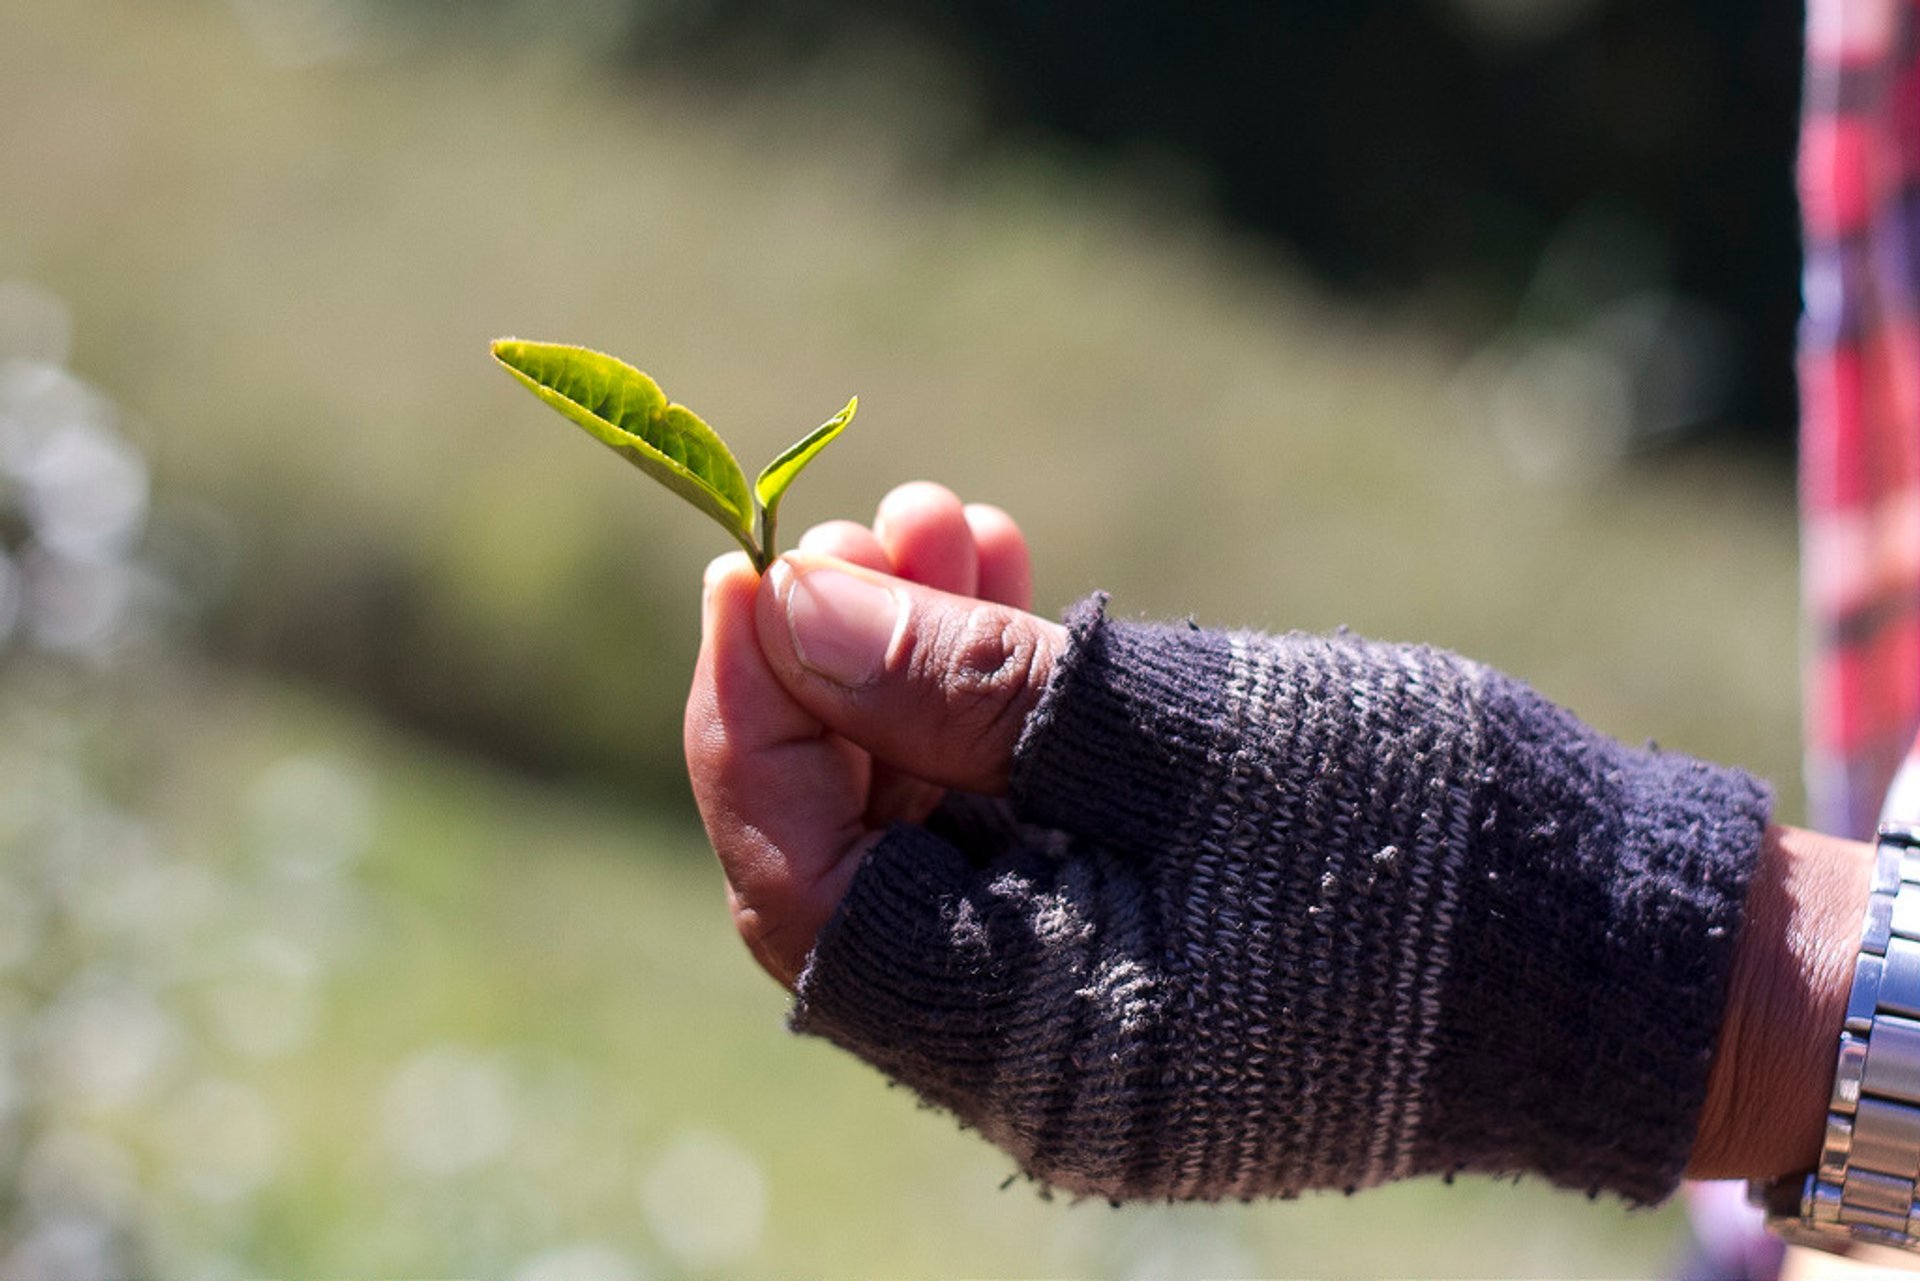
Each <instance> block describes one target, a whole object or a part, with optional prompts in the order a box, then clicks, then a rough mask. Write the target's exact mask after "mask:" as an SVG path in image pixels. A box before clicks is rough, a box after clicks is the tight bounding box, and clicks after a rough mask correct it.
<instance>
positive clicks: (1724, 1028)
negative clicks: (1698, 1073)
mask: <svg viewBox="0 0 1920 1281" xmlns="http://www.w3.org/2000/svg"><path fill="white" fill-rule="evenodd" d="M1872 871H1873V846H1872V845H1870V844H1867V843H1865V842H1860V841H1847V840H1841V839H1839V838H1836V837H1831V836H1822V835H1820V834H1818V833H1814V832H1808V831H1803V830H1800V829H1797V828H1790V827H1779V826H1774V827H1770V828H1768V829H1767V835H1766V839H1765V840H1764V842H1763V843H1762V845H1761V852H1760V858H1759V862H1758V864H1757V865H1756V867H1755V869H1754V875H1753V880H1752V883H1751V887H1750V888H1749V890H1748V896H1747V908H1746V915H1745V919H1744V923H1743V924H1742V926H1741V932H1740V939H1739V944H1738V946H1737V948H1736V950H1735V953H1734V963H1733V972H1732V975H1731V977H1730V979H1729V985H1728V992H1727V1006H1726V1015H1725V1018H1724V1021H1723V1022H1722V1024H1721V1031H1720V1039H1719V1043H1718V1045H1717V1047H1716V1049H1715V1052H1714V1059H1713V1066H1712V1069H1711V1071H1710V1073H1709V1075H1708V1079H1707V1099H1706V1103H1705V1105H1704V1107H1703V1108H1702V1109H1701V1114H1700V1126H1699V1130H1698V1132H1697V1135H1696V1138H1695V1142H1694V1148H1693V1152H1692V1155H1691V1157H1690V1158H1689V1160H1688V1163H1687V1175H1688V1177H1690V1178H1696V1179H1729V1178H1772V1177H1776V1176H1779V1175H1784V1174H1791V1173H1795V1172H1797V1171H1801V1170H1807V1169H1811V1168H1812V1167H1813V1166H1814V1164H1815V1163H1816V1162H1817V1161H1818V1160H1819V1158H1820V1147H1821V1140H1822V1136H1823V1135H1824V1132H1825V1128H1826V1115H1827V1100H1828V1096H1829V1094H1830V1093H1831V1090H1832V1087H1833V1065H1834V1054H1835V1047H1836V1046H1837V1045H1838V1043H1839V1037H1840V1028H1841V1025H1842V1024H1843V1023H1844V1022H1845V1020H1846V1009H1847V990H1848V986H1849V984H1850V983H1851V981H1852V978H1853V960H1854V957H1855V955H1856V954H1857V953H1858V952H1859V950H1860V934H1861V922H1862V920H1863V919H1864V915H1865V910H1866V902H1867V892H1868V885H1869V881H1870V879H1871V875H1872Z"/></svg>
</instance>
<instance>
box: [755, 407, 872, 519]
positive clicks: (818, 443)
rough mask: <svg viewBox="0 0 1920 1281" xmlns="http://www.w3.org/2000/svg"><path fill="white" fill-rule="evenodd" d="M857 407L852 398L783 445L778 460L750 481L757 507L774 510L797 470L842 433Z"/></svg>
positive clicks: (797, 472)
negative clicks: (833, 413) (789, 442)
mask: <svg viewBox="0 0 1920 1281" xmlns="http://www.w3.org/2000/svg"><path fill="white" fill-rule="evenodd" d="M859 408H860V398H859V397H858V396H855V397H853V398H852V399H851V400H849V401H848V402H847V405H846V408H844V409H842V410H841V411H840V412H839V413H837V414H835V415H834V416H833V417H831V418H829V419H827V421H825V422H823V423H821V424H820V425H819V426H818V427H815V428H814V429H813V430H812V431H810V432H808V433H807V434H806V435H805V436H802V437H801V438H800V439H799V440H797V441H795V442H794V443H793V444H791V445H789V446H787V447H786V449H784V450H783V451H781V454H780V456H779V457H778V458H776V459H774V460H773V461H772V462H770V463H768V464H767V465H766V466H765V467H763V468H761V469H760V477H759V479H758V480H755V481H754V482H753V496H754V497H755V498H756V499H758V500H759V503H760V505H761V506H762V507H764V508H766V509H767V510H768V511H772V510H773V509H774V508H776V507H778V506H779V505H780V497H781V495H783V494H785V493H786V492H787V486H788V485H791V484H792V483H793V478H794V477H795V476H798V475H799V474H800V469H801V468H802V467H805V466H806V465H807V464H808V463H810V462H812V461H813V458H814V455H816V454H818V453H819V452H820V451H821V450H823V449H825V448H826V447H827V446H828V444H830V443H831V442H832V440H833V438H834V437H835V436H838V435H839V434H840V433H841V432H843V431H845V430H846V427H847V424H848V423H850V422H852V421H853V415H854V412H855V411H856V410H858V409H859Z"/></svg>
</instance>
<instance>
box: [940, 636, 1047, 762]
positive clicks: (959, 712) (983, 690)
mask: <svg viewBox="0 0 1920 1281" xmlns="http://www.w3.org/2000/svg"><path fill="white" fill-rule="evenodd" d="M940 648H941V649H942V650H943V651H944V654H943V658H944V662H943V664H942V670H941V672H940V673H939V676H940V682H941V688H942V690H943V692H944V694H945V696H946V702H947V715H948V718H949V721H950V723H952V724H953V726H954V728H955V729H957V730H960V731H963V732H969V733H973V734H977V735H981V736H985V737H989V738H994V739H999V738H1005V739H1006V740H1008V741H1009V742H1011V741H1012V740H1013V739H1014V738H1015V737H1017V735H1018V734H1019V731H1020V727H1021V726H1022V725H1023V724H1024V723H1025V721H1026V717H1027V712H1028V711H1029V710H1031V708H1032V706H1033V703H1034V702H1035V700H1036V699H1037V698H1038V695H1039V691H1038V689H1037V688H1036V687H1035V682H1036V676H1037V668H1038V665H1039V660H1040V653H1039V646H1038V644H1037V643H1036V642H1035V640H1034V638H1033V636H1032V635H1031V634H1030V633H1029V631H1028V629H1027V628H1026V627H1023V626H1022V625H1021V622H1020V619H1019V618H1018V617H1017V616H1014V615H1012V614H1009V613H1007V612H1005V611H1002V610H994V609H978V610H972V611H969V612H967V613H965V614H963V615H961V616H960V617H959V618H958V619H956V620H955V622H954V624H953V627H952V632H951V634H950V635H949V636H948V637H947V638H946V644H944V645H943V646H941V647H940Z"/></svg>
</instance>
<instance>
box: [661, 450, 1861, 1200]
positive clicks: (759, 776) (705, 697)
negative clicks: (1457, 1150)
mask: <svg viewBox="0 0 1920 1281" xmlns="http://www.w3.org/2000/svg"><path fill="white" fill-rule="evenodd" d="M813 574H827V575H831V574H847V575H851V576H853V577H854V578H856V579H858V580H860V581H861V582H864V583H866V584H868V585H869V586H871V587H874V588H876V589H879V590H880V591H881V592H883V593H886V594H889V595H890V597H891V599H892V602H893V607H897V608H898V609H900V610H902V611H904V615H903V617H902V618H901V619H900V620H899V622H898V623H897V625H896V626H895V627H894V628H893V630H892V632H891V633H890V634H889V635H888V636H887V637H886V638H885V643H884V645H883V646H879V647H876V648H875V650H874V658H873V662H872V664H871V667H870V669H863V670H862V671H861V672H860V674H859V675H858V676H857V677H856V678H855V679H853V680H851V681H849V680H846V679H835V678H833V676H832V675H830V674H829V673H828V672H827V671H826V670H825V669H826V668H828V667H832V666H834V665H833V664H828V663H824V662H823V661H821V659H820V657H819V656H820V655H821V654H822V653H823V652H824V651H822V650H820V649H819V648H818V646H816V648H815V651H814V653H815V660H814V661H813V662H812V663H811V664H810V663H809V661H808V658H807V656H806V655H805V653H803V651H802V650H801V649H800V647H799V646H798V645H797V644H796V641H795V629H794V625H793V623H794V619H795V618H797V617H799V616H800V612H799V610H798V609H797V608H796V600H797V597H796V592H797V591H798V592H805V591H806V590H808V589H807V588H806V587H805V586H804V585H805V584H807V583H808V581H809V575H813ZM824 581H827V580H825V579H814V580H812V582H813V583H816V584H817V583H820V582H824ZM1031 597H1032V562H1031V559H1030V557H1029V554H1028V550H1027V545H1026V540H1025V538H1024V537H1023V535H1022V534H1021V532H1020V529H1019V526H1018V525H1017V524H1015V522H1014V521H1013V519H1012V518H1011V517H1010V516H1008V515H1007V514H1006V513H1005V512H1003V511H1001V510H1000V509H998V508H995V507H990V506H986V505H983V504H963V503H962V502H961V501H960V499H959V498H958V497H956V496H955V495H954V494H953V493H952V491H950V490H948V489H946V488H944V487H942V486H939V485H935V484H930V483H926V482H916V483H913V484H908V485H903V486H901V487H900V488H898V489H895V490H894V491H893V492H892V493H890V494H888V495H887V497H886V498H885V499H884V500H883V501H882V502H881V504H880V507H879V510H878V512H877V513H876V515H875V518H874V521H873V524H872V525H871V526H866V525H860V524H857V523H854V522H851V521H834V522H830V523H828V524H824V525H820V526H817V527H815V528H814V529H812V530H809V531H808V532H807V534H806V535H805V536H804V537H803V538H802V539H801V540H800V544H799V548H798V550H797V551H795V552H793V553H790V554H788V555H787V556H784V557H782V558H781V560H780V561H779V562H776V564H775V566H774V568H773V569H772V570H770V571H769V572H768V573H767V574H766V575H765V576H764V577H763V576H760V575H756V574H755V573H754V572H753V569H752V567H751V565H749V564H748V561H747V558H746V556H745V555H744V554H743V553H737V552H736V553H733V554H731V555H728V556H723V557H721V558H720V559H718V560H716V561H714V562H713V564H712V565H711V566H709V567H708V570H707V576H706V586H705V596H704V601H703V606H702V620H703V628H702V642H701V648H700V656H699V660H698V662H697V663H696V666H695V671H694V678H693V688H692V691H691V693H690V694H689V696H688V701H687V716H686V751H687V762H688V767H689V771H690V774H691V778H692V781H693V790H694V796H695V799H696V801H697V802H698V804H699V807H700V813H701V816H702V819H703V820H704V821H705V823H706V827H707V832H708V835H709V836H710V837H711V839H712V841H713V846H714V850H715V852H716V853H717V854H718V856H719V859H720V866H721V869H722V870H723V872H724V873H725V875H726V881H727V893H728V900H729V903H730V905H731V908H732V912H733V919H734V924H735V926H736V927H737V928H738V930H739V933H740V937H741V939H742V940H743V941H744V942H745V943H746V945H747V948H748V949H749V950H750V951H751V952H752V954H753V956H754V957H755V959H756V960H758V961H759V963H760V964H761V966H762V967H763V968H765V969H766V971H767V972H768V973H769V974H771V975H772V976H773V977H774V978H775V979H776V980H778V981H779V982H780V983H782V984H784V985H786V986H788V987H791V986H792V985H793V982H794V980H795V978H796V977H797V976H798V974H799V973H800V970H801V968H802V966H803V965H804V964H805V961H806V957H807V954H808V952H809V951H810V950H811V948H812V946H813V941H814V938H815V937H816V936H817V935H818V934H819V932H820V929H821V928H822V927H823V926H824V925H825V924H826V922H827V920H828V918H829V917H830V916H831V915H832V913H833V910H834V908H835V906H836V905H837V904H838V903H839V901H840V899H841V897H842V896H843V895H844V894H845V892H846V889H847V886H848V884H849V882H850V881H851V880H852V877H853V873H854V869H855V868H856V867H858V865H859V862H860V859H861V856H862V855H864V854H865V853H866V851H867V849H868V848H869V847H870V846H871V845H872V844H873V843H874V842H875V841H876V840H877V839H879V836H880V833H881V832H882V831H884V830H885V828H886V827H887V826H888V824H890V823H892V822H895V821H901V820H904V821H909V822H911V821H917V820H919V819H921V818H924V817H925V816H926V815H927V814H928V813H929V812H930V811H931V810H932V808H933V806H934V805H935V804H936V803H937V802H938V800H939V798H940V796H941V795H942V792H943V789H945V788H948V787H961V788H965V789H967V790H969V791H976V792H985V793H996V792H1003V791H1004V790H1005V788H1006V783H1007V773H1008V768H1009V765H1010V762H1011V760H1012V755H1013V748H1014V744H1015V742H1016V741H1017V739H1018V736H1019V732H1020V728H1021V726H1022V725H1023V723H1024V722H1025V719H1026V716H1027V713H1028V712H1029V711H1031V710H1032V708H1033V706H1034V704H1035V703H1036V702H1037V701H1038V700H1039V697H1040V692H1041V690H1042V689H1043V688H1044V686H1045V683H1046V678H1047V675H1048V673H1049V672H1050V671H1051V670H1052V666H1053V663H1054V661H1055V660H1056V659H1057V657H1058V656H1059V655H1060V654H1061V653H1062V652H1063V651H1064V650H1065V648H1066V643H1067V636H1066V630H1065V629H1064V628H1062V627H1060V626H1059V625H1058V624H1055V623H1052V622H1049V621H1047V620H1045V619H1042V618H1039V617H1037V616H1036V615H1034V614H1032V613H1030V612H1028V607H1029V605H1030V604H1031ZM842 675H843V676H844V672H842ZM1872 858H1873V852H1872V848H1871V847H1870V846H1867V845H1863V844H1861V843H1859V842H1853V841H1842V840H1837V839H1835V838H1832V837H1825V836H1820V835H1818V834H1816V833H1812V832H1805V831H1800V830H1797V829H1794V828H1787V827H1774V828H1771V829H1769V830H1768V833H1767V837H1766V840H1765V843H1764V847H1763V849H1762V850H1761V852H1760V857H1759V860H1758V864H1757V866H1756V868H1755V873H1754V879H1753V882H1752V888H1751V890H1750V892H1749V900H1748V909H1747V916H1746V922H1745V924H1744V925H1743V927H1742V930H1741V936H1740V940H1739V944H1738V948H1737V951H1736V955H1735V961H1734V968H1733V972H1732V975H1731V977H1730V988H1729V994H1728V1004H1727V1013H1726V1016H1725V1021H1724V1023H1723V1025H1722V1028H1721V1032H1720V1038H1719V1043H1718V1049H1717V1051H1716V1053H1715V1057H1714V1062H1713V1066H1712V1069H1711V1073H1710V1077H1709V1082H1708V1093H1707V1100H1706V1105H1705V1107H1704V1108H1703V1109H1702V1113H1701V1121H1700V1129H1699V1133H1698V1136H1697V1139H1696V1142H1695V1146H1694V1151H1693V1155H1692V1159H1691V1162H1690V1164H1689V1166H1688V1170H1687V1172H1688V1174H1689V1175H1690V1176H1692V1177H1695V1178H1747V1177H1764V1176H1773V1175H1781V1174H1788V1173H1792V1172H1795V1171H1798V1170H1804V1169H1807V1168H1810V1167H1811V1166H1812V1165H1813V1164H1814V1163H1815V1162H1816V1160H1817V1159H1818V1156H1819V1151H1820V1142H1821V1136H1822V1133H1823V1129H1824V1124H1825V1115H1826V1100H1827V1093H1828V1088H1829V1086H1830V1084H1831V1082H1832V1079H1833V1066H1834V1053H1835V1047H1836V1044H1837V1038H1838V1036H1839V1031H1840V1025H1841V1023H1842V1021H1843V1020H1844V1017H1845V1010H1846V997H1847V985H1848V982H1849V981H1850V979H1851V976H1852V966H1853V955H1854V952H1855V951H1856V949H1857V947H1858V943H1859V937H1860V922H1861V919H1862V913H1863V912H1864V910H1865V905H1866V898H1867V887H1868V881H1869V876H1870V872H1871V868H1872Z"/></svg>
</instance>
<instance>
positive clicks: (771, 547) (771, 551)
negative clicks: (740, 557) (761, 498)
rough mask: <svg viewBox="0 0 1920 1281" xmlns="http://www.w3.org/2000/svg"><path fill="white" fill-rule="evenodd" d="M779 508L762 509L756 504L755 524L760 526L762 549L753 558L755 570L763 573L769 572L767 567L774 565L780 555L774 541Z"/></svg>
mask: <svg viewBox="0 0 1920 1281" xmlns="http://www.w3.org/2000/svg"><path fill="white" fill-rule="evenodd" d="M776 513H777V508H773V507H762V506H761V505H760V504H759V503H758V502H756V503H754V524H756V525H758V526H759V529H758V531H757V532H758V534H759V540H760V547H759V549H758V551H757V552H756V553H755V555H754V558H753V564H754V568H755V569H758V570H759V571H760V572H761V573H763V574H764V573H766V572H767V566H769V565H771V564H773V558H774V557H775V556H778V555H779V554H780V548H779V546H778V545H776V544H775V543H774V541H773V531H774V527H775V524H776Z"/></svg>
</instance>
